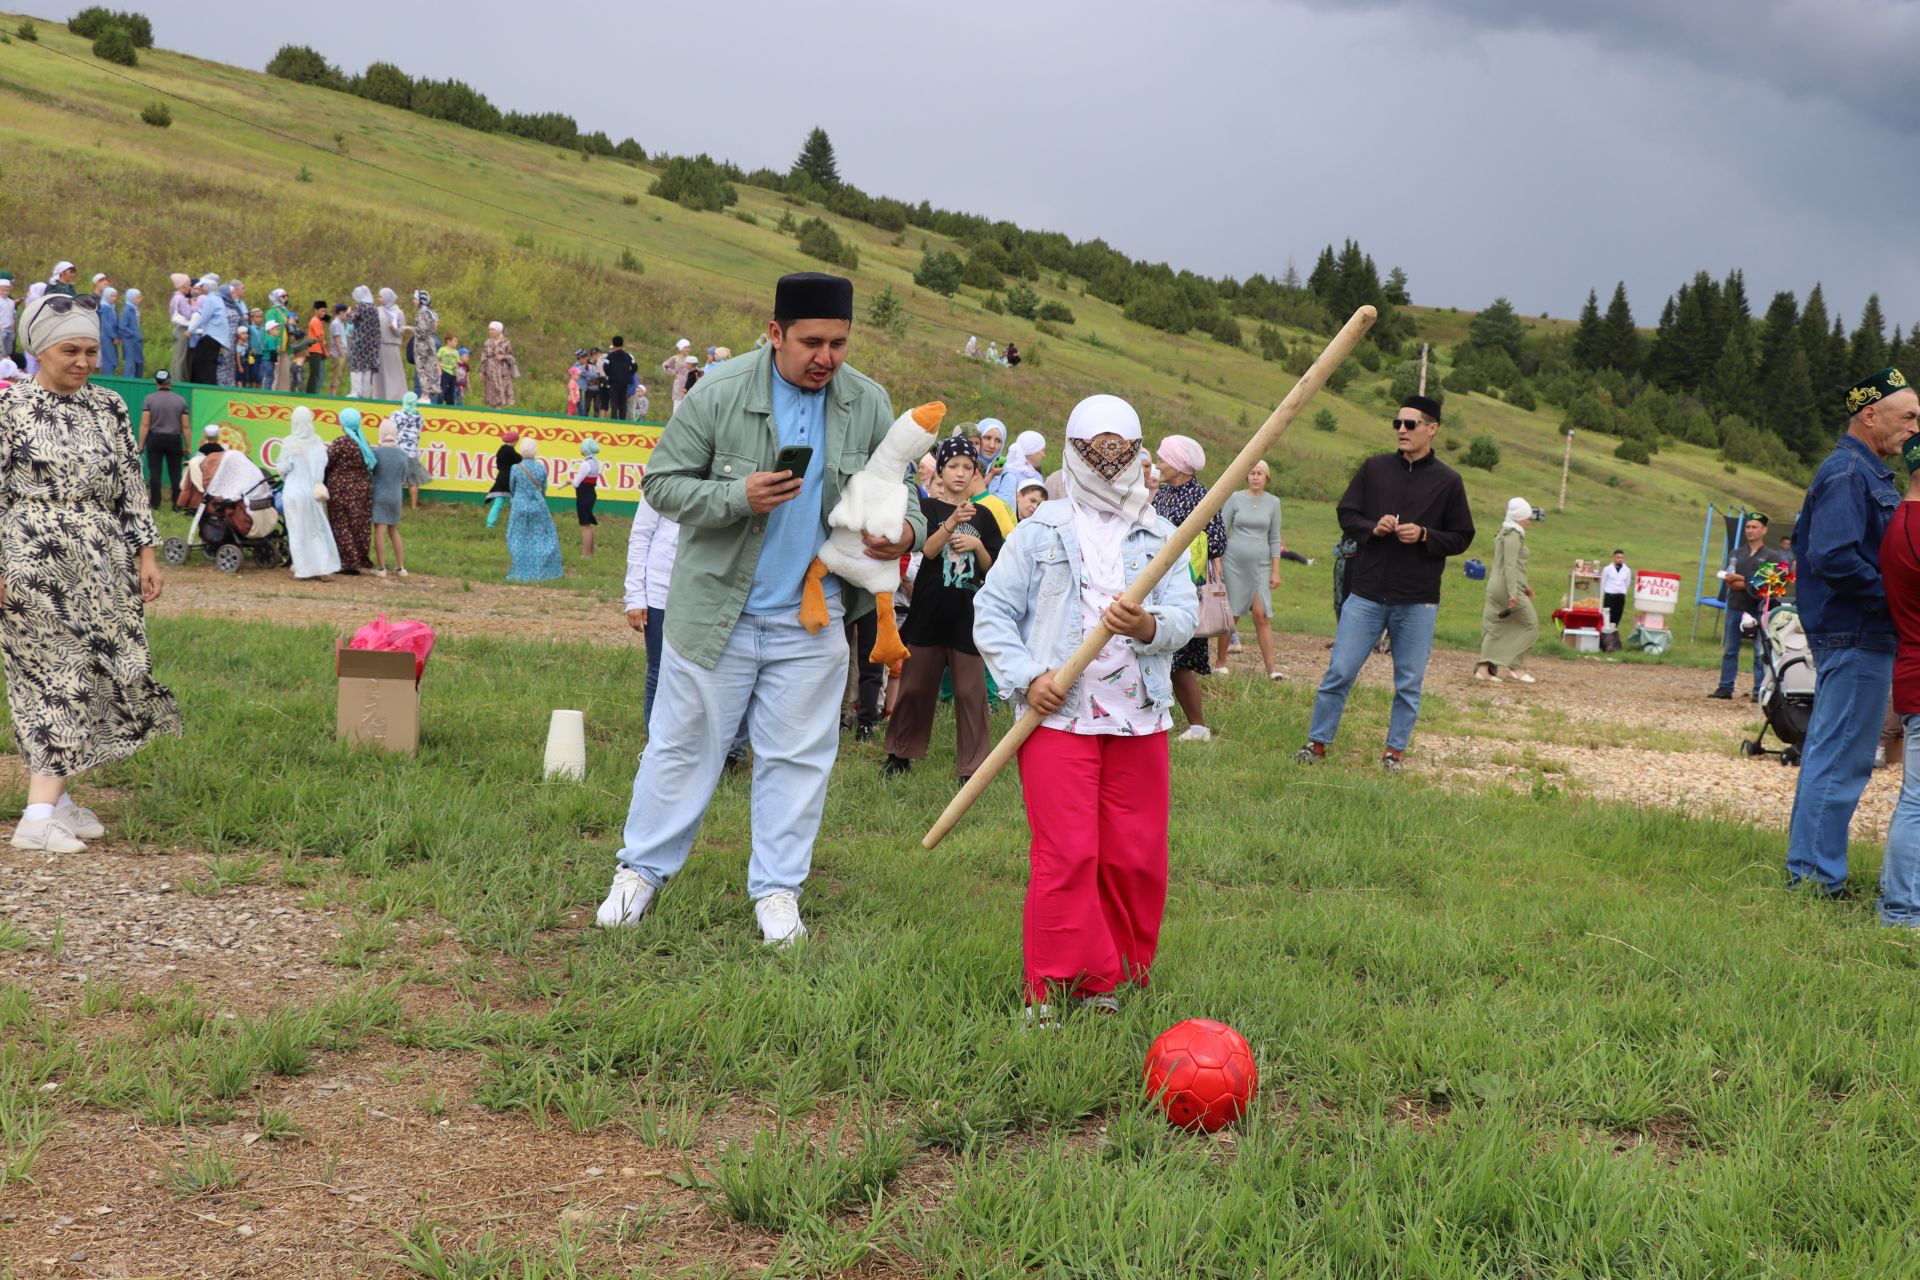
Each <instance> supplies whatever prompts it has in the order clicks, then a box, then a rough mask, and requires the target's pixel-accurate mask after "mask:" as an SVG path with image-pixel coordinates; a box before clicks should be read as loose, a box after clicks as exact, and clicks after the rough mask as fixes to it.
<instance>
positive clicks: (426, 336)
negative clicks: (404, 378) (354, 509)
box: [402, 289, 440, 507]
mask: <svg viewBox="0 0 1920 1280" xmlns="http://www.w3.org/2000/svg"><path fill="white" fill-rule="evenodd" d="M413 301H414V311H413V381H414V392H415V394H417V395H418V396H419V397H420V398H421V399H422V400H425V401H426V402H427V403H428V404H439V403H440V313H439V312H437V311H435V310H434V309H433V298H432V296H431V295H430V294H428V293H427V291H426V290H425V289H415V290H414V291H413ZM402 447H404V445H403V446H402ZM410 487H412V488H414V490H415V492H414V495H413V505H414V506H416V507H417V506H419V505H420V494H419V492H418V486H410Z"/></svg>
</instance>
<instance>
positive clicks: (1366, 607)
mask: <svg viewBox="0 0 1920 1280" xmlns="http://www.w3.org/2000/svg"><path fill="white" fill-rule="evenodd" d="M1439 611H1440V606H1438V605H1432V604H1376V603H1374V602H1373V601H1371V600H1368V599H1366V598H1364V597H1362V596H1348V597H1347V602H1346V604H1345V605H1343V606H1342V607H1341V609H1340V626H1339V629H1338V630H1337V631H1335V632H1334V635H1333V657H1332V658H1331V659H1330V660H1329V661H1328V662H1327V674H1326V675H1325V676H1323V677H1322V678H1321V680H1320V689H1319V691H1318V692H1317V693H1315V694H1314V695H1313V720H1312V722H1311V723H1310V724H1309V725H1308V726H1307V736H1308V737H1309V738H1311V739H1313V740H1314V741H1315V742H1318V743H1320V744H1321V745H1323V746H1325V745H1329V744H1331V743H1332V742H1333V736H1334V735H1335V734H1336V733H1338V732H1340V717H1341V715H1342V714H1343V713H1344V712H1345V711H1346V709H1347V693H1348V691H1349V690H1351V689H1352V688H1353V682H1354V681H1355V680H1356V679H1358V678H1359V675H1360V668H1361V667H1363V666H1365V665H1366V662H1367V655H1368V654H1369V653H1372V652H1373V646H1374V645H1376V644H1378V643H1379V642H1380V633H1381V632H1383V631H1384V632H1385V633H1386V634H1387V636H1388V637H1389V638H1390V639H1391V640H1392V641H1393V713H1392V714H1391V715H1390V716H1389V717H1388V718H1387V746H1388V747H1390V748H1391V749H1393V750H1395V751H1405V750H1406V749H1407V744H1408V743H1409V742H1411V741H1413V722H1414V721H1415V720H1416V719H1418V718H1419V716H1420V682H1421V681H1423V680H1424V679H1426V675H1427V657H1428V655H1429V654H1431V653H1432V652H1433V623H1434V619H1435V617H1436V616H1438V614H1439Z"/></svg>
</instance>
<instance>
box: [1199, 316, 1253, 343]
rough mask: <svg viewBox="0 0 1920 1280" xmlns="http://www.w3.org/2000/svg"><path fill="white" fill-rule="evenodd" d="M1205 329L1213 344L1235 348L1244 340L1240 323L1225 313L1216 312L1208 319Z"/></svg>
mask: <svg viewBox="0 0 1920 1280" xmlns="http://www.w3.org/2000/svg"><path fill="white" fill-rule="evenodd" d="M1206 329H1207V332H1208V333H1209V334H1211V335H1212V336H1213V340H1214V341H1215V342H1224V343H1226V344H1227V345H1228V346H1230V347H1237V346H1239V345H1240V344H1241V343H1242V341H1243V340H1244V338H1243V335H1242V334H1241V332H1240V322H1239V321H1238V320H1235V319H1234V318H1233V316H1232V315H1230V314H1228V313H1227V312H1225V311H1216V312H1214V313H1213V315H1212V316H1210V317H1208V319H1207V324H1206Z"/></svg>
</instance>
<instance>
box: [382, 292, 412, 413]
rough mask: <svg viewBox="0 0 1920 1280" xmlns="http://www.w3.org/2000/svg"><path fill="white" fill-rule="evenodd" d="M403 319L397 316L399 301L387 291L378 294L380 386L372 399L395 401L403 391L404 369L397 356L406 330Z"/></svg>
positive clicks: (404, 387)
mask: <svg viewBox="0 0 1920 1280" xmlns="http://www.w3.org/2000/svg"><path fill="white" fill-rule="evenodd" d="M406 327H407V322H406V317H405V316H403V315H401V314H400V298H399V295H398V294H396V293H394V291H393V290H391V289H382V290H381V291H380V383H379V390H378V391H377V392H376V393H375V396H374V398H375V399H378V400H398V399H399V398H400V397H401V395H402V394H403V393H405V391H406V389H407V366H406V360H405V358H404V357H403V356H402V355H401V354H400V344H401V340H402V337H403V335H404V333H405V331H406Z"/></svg>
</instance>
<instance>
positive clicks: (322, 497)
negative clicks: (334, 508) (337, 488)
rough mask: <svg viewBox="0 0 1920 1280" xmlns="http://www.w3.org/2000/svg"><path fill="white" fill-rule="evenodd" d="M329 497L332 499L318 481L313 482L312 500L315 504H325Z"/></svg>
mask: <svg viewBox="0 0 1920 1280" xmlns="http://www.w3.org/2000/svg"><path fill="white" fill-rule="evenodd" d="M331 497H333V495H332V494H330V493H328V492H327V486H325V485H324V484H321V483H320V482H319V481H318V480H316V481H314V482H313V500H314V501H315V502H325V501H327V500H328V499H329V498H331Z"/></svg>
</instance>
